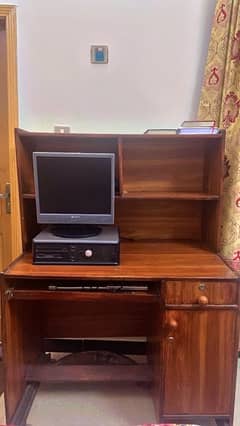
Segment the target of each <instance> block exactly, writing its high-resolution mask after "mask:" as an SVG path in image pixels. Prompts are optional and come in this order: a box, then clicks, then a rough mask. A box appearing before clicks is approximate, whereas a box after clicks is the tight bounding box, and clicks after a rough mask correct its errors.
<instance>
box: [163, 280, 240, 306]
mask: <svg viewBox="0 0 240 426" xmlns="http://www.w3.org/2000/svg"><path fill="white" fill-rule="evenodd" d="M201 297H206V299H207V304H210V305H216V304H217V305H234V304H235V305H238V283H237V282H236V281H232V282H231V281H205V280H202V281H166V282H165V297H164V300H165V303H166V304H175V305H182V304H196V305H198V306H199V305H201V300H200V298H201Z"/></svg>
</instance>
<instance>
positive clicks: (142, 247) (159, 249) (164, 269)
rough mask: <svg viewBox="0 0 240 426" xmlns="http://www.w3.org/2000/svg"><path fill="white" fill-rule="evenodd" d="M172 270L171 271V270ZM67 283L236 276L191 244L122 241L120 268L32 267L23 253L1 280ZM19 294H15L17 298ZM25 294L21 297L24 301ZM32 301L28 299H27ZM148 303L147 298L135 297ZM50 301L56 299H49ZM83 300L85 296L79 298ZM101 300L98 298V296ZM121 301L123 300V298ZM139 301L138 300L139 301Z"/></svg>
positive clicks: (226, 277) (98, 266)
mask: <svg viewBox="0 0 240 426" xmlns="http://www.w3.org/2000/svg"><path fill="white" fill-rule="evenodd" d="M173 266H174V267H173ZM24 277H27V278H29V279H31V278H40V279H44V278H48V279H50V280H51V279H53V278H61V279H69V277H71V280H79V279H84V280H88V279H89V280H119V279H120V280H121V279H129V280H133V279H134V280H141V281H144V280H156V281H158V282H159V280H160V279H164V278H169V279H183V278H192V279H196V278H198V279H213V278H214V279H234V278H236V274H235V273H234V272H233V271H231V270H230V269H229V268H228V267H227V265H225V264H224V263H223V261H222V260H221V259H220V258H219V256H218V255H217V254H215V253H212V252H211V251H210V250H208V249H206V248H205V247H201V246H199V244H198V243H197V242H193V241H155V242H153V241H149V242H148V241H122V242H121V246H120V265H107V266H104V265H103V266H100V265H82V266H81V265H67V266H64V265H33V264H32V254H31V253H25V254H24V255H23V256H21V257H19V258H18V259H17V260H16V261H15V262H13V263H12V264H11V265H10V266H9V267H8V269H7V270H6V271H5V278H9V279H14V278H24ZM21 294H22V295H23V293H19V297H20V296H21ZM25 296H26V294H25V293H24V297H25ZM30 296H31V297H32V295H30ZM145 296H146V297H147V300H150V299H151V297H152V296H151V295H148V294H147V295H139V298H140V300H143V299H144V297H145ZM50 297H56V296H54V293H53V295H52V296H51V295H50ZM82 297H86V296H82ZM99 297H101V295H100V296H99ZM122 297H125V296H124V295H123V296H122ZM141 298H142V299H141Z"/></svg>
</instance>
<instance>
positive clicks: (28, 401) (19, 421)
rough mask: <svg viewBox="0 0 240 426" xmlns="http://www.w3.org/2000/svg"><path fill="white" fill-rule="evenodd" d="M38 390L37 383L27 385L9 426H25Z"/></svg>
mask: <svg viewBox="0 0 240 426" xmlns="http://www.w3.org/2000/svg"><path fill="white" fill-rule="evenodd" d="M38 388H39V383H38V382H32V383H28V384H27V386H26V388H25V391H24V393H23V396H22V398H21V400H20V402H19V404H18V406H17V409H16V411H15V413H14V415H13V416H12V417H11V419H10V421H9V424H12V425H14V426H25V425H26V421H27V417H28V414H29V412H30V409H31V407H32V403H33V401H34V398H35V396H36V394H37V391H38Z"/></svg>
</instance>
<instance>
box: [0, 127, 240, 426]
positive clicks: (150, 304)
mask: <svg viewBox="0 0 240 426" xmlns="http://www.w3.org/2000/svg"><path fill="white" fill-rule="evenodd" d="M34 151H63V152H65V151H67V152H68V151H69V152H110V153H114V154H115V158H116V173H115V174H116V182H115V188H116V197H115V206H116V211H115V223H116V224H117V225H118V227H119V230H120V236H121V246H120V253H121V254H120V264H119V265H117V266H85V265H84V266H74V265H70V266H62V265H61V266H57V265H48V266H47V265H41V266H39V265H33V264H32V254H31V243H32V238H33V237H34V236H35V235H36V234H37V233H38V232H39V231H40V230H41V227H40V225H38V224H37V221H36V208H35V194H34V185H33V168H32V153H33V152H34ZM16 152H17V164H18V176H19V195H20V206H21V226H22V239H23V254H22V255H21V256H20V257H19V258H17V259H16V260H15V261H14V262H13V263H12V264H11V265H9V267H8V268H7V269H6V270H5V271H4V273H3V274H2V286H1V289H2V304H3V345H4V362H5V368H6V371H5V399H6V409H7V418H8V421H11V420H12V419H13V418H14V415H15V414H14V413H16V410H17V411H18V410H19V407H21V403H22V400H23V398H25V400H26V398H27V397H26V389H27V386H28V383H29V382H31V383H32V382H40V381H44V380H46V381H54V380H56V381H57V380H67V379H68V380H74V381H77V380H90V379H93V380H116V381H118V380H126V378H127V379H128V380H130V379H132V380H146V379H147V378H148V379H150V380H151V383H152V397H153V401H154V404H155V409H156V417H157V421H159V422H160V421H162V422H171V421H174V422H176V421H178V422H181V423H183V422H186V423H189V422H195V423H200V424H201V423H202V422H203V423H204V422H205V421H208V420H210V419H215V421H216V423H217V424H218V425H223V424H225V423H226V424H228V425H232V421H233V407H234V393H235V379H236V371H237V349H238V335H239V331H238V314H239V288H238V280H237V277H236V275H235V273H234V272H233V271H232V270H231V269H229V267H228V266H227V265H226V264H225V263H224V261H223V260H222V259H221V258H220V256H219V255H218V254H217V253H218V252H219V236H220V223H221V204H222V185H223V163H224V132H222V131H221V132H219V134H216V135H187V136H185V135H114V134H106V135H104V134H97V135H96V134H87V135H86V134H52V133H49V134H48V133H32V132H26V131H23V130H17V131H16ZM83 280H85V281H87V282H88V281H91V282H92V281H98V282H99V281H104V282H105V281H106V280H108V281H112V282H113V281H114V282H116V281H119V282H120V281H122V282H123V281H124V282H125V283H128V282H131V284H133V283H139V282H141V283H142V282H144V283H145V284H146V285H147V288H148V289H147V290H146V291H142V292H140V291H139V292H138V291H132V292H126V293H125V292H122V293H110V292H104V291H102V292H98V291H96V292H93V291H91V292H86V291H85V292H82V291H81V290H74V289H72V287H74V286H75V285H77V284H78V283H79V282H80V281H81V282H82V281H83ZM69 282H70V284H71V289H69V290H67V291H63V290H59V291H50V290H49V288H48V286H49V284H58V283H67V285H69ZM103 336H104V337H115V338H119V337H123V336H125V337H131V336H145V337H146V338H147V357H148V364H147V365H144V366H141V365H133V366H115V367H113V366H92V367H89V366H77V365H76V366H66V365H65V366H58V367H57V369H56V368H55V367H54V366H52V367H51V366H49V365H48V364H47V365H45V364H44V363H40V362H39V360H40V359H42V358H43V340H44V338H66V337H67V338H74V339H76V338H86V337H95V338H99V337H103ZM204 424H205V423H204Z"/></svg>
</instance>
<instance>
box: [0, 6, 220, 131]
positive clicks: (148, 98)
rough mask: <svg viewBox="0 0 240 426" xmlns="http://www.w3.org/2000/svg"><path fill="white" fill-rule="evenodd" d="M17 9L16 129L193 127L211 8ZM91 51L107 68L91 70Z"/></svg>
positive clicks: (55, 7) (81, 129) (117, 129)
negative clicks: (105, 56) (98, 47)
mask: <svg viewBox="0 0 240 426" xmlns="http://www.w3.org/2000/svg"><path fill="white" fill-rule="evenodd" d="M0 3H1V1H0ZM4 3H6V1H4ZM17 4H18V64H19V103H20V125H21V126H22V127H23V128H25V129H29V130H52V129H53V126H54V124H69V125H70V126H71V127H72V130H73V131H83V132H92V131H96V132H100V131H109V132H114V131H119V132H125V131H129V132H142V131H143V130H145V129H146V128H149V127H159V126H160V127H175V126H178V124H180V123H181V121H182V120H184V119H190V118H195V115H196V111H197V104H198V99H199V91H200V85H201V79H202V74H203V67H204V63H205V58H206V53H207V48H208V40H209V33H210V27H211V22H212V17H213V11H214V6H215V0H101V1H99V0H41V1H39V0H18V1H17ZM91 44H107V45H109V52H110V58H109V64H108V65H92V64H90V61H89V50H90V45H91Z"/></svg>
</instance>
